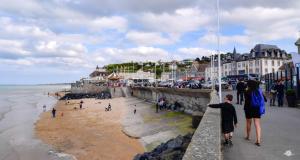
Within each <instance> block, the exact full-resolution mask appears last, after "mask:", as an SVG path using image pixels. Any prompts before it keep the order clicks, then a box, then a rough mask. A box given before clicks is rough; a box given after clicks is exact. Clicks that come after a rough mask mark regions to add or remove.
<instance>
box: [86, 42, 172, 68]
mask: <svg viewBox="0 0 300 160" xmlns="http://www.w3.org/2000/svg"><path fill="white" fill-rule="evenodd" d="M169 55H170V54H169V53H168V52H167V51H165V50H163V49H160V48H154V47H143V46H141V47H136V48H128V49H118V48H104V49H100V50H97V51H95V52H94V53H93V54H92V55H91V57H93V58H91V61H92V62H94V63H96V64H97V63H99V62H103V64H109V63H118V62H131V61H158V60H160V59H169V57H170V56H169ZM104 60H105V61H104Z"/></svg>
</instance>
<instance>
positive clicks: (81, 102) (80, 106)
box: [79, 100, 83, 109]
mask: <svg viewBox="0 0 300 160" xmlns="http://www.w3.org/2000/svg"><path fill="white" fill-rule="evenodd" d="M82 104H83V101H82V100H81V101H80V104H79V108H80V109H82Z"/></svg>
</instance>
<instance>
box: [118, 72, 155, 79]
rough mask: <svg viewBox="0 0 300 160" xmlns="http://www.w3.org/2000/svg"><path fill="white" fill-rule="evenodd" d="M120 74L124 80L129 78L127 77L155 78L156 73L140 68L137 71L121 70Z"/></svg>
mask: <svg viewBox="0 0 300 160" xmlns="http://www.w3.org/2000/svg"><path fill="white" fill-rule="evenodd" d="M118 76H120V77H121V79H124V80H127V79H148V80H154V79H155V73H151V72H144V71H142V70H138V71H137V72H135V73H129V72H119V73H118Z"/></svg>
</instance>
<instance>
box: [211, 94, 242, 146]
mask: <svg viewBox="0 0 300 160" xmlns="http://www.w3.org/2000/svg"><path fill="white" fill-rule="evenodd" d="M232 99H233V96H232V95H231V94H228V95H226V97H225V98H224V100H225V102H224V103H220V104H209V105H208V106H209V107H211V108H221V115H222V116H221V117H222V133H223V134H224V139H225V142H224V145H228V144H229V145H233V144H232V140H231V137H232V132H233V131H234V126H235V127H237V116H236V112H235V108H234V107H233V105H232V104H231V102H232ZM233 125H234V126H233Z"/></svg>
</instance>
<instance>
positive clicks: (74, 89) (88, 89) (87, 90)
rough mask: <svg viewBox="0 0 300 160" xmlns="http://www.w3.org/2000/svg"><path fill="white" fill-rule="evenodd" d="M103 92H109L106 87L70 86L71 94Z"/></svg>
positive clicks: (91, 85) (90, 85) (89, 85)
mask: <svg viewBox="0 0 300 160" xmlns="http://www.w3.org/2000/svg"><path fill="white" fill-rule="evenodd" d="M103 91H109V89H108V87H106V86H96V85H93V84H84V85H83V86H72V87H71V93H75V94H84V93H90V94H94V93H101V92H103Z"/></svg>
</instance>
